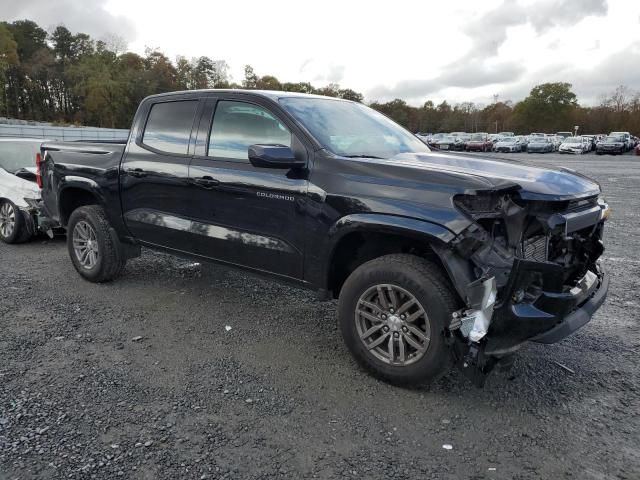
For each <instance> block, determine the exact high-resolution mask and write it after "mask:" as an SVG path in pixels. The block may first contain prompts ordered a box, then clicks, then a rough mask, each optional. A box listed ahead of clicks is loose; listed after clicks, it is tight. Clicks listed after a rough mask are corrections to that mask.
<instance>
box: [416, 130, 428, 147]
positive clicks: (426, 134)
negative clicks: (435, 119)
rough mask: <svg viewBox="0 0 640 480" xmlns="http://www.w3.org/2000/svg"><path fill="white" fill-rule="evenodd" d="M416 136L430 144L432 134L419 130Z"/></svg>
mask: <svg viewBox="0 0 640 480" xmlns="http://www.w3.org/2000/svg"><path fill="white" fill-rule="evenodd" d="M416 137H418V138H419V139H420V140H422V141H423V142H424V143H426V144H427V145H428V144H429V140H430V139H431V134H428V133H421V132H418V133H416Z"/></svg>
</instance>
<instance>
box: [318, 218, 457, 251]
mask: <svg viewBox="0 0 640 480" xmlns="http://www.w3.org/2000/svg"><path fill="white" fill-rule="evenodd" d="M355 231H376V232H379V233H380V232H381V233H394V234H403V235H406V236H410V237H413V238H417V239H420V238H424V239H428V240H436V241H438V242H442V243H449V242H450V241H451V240H453V239H454V238H455V234H454V233H453V232H452V231H451V230H449V229H448V228H446V227H444V226H442V225H439V224H437V223H433V222H429V221H426V220H419V219H416V218H411V217H402V216H399V215H385V214H380V213H355V214H352V215H346V216H344V217H342V218H340V219H339V220H338V221H337V222H336V223H334V224H333V225H332V226H331V228H330V229H329V235H328V237H329V242H330V245H331V247H332V248H331V250H333V248H335V246H336V245H337V244H338V242H339V241H340V239H341V238H342V237H344V236H345V235H347V234H349V233H351V232H355Z"/></svg>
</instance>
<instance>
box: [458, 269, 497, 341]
mask: <svg viewBox="0 0 640 480" xmlns="http://www.w3.org/2000/svg"><path fill="white" fill-rule="evenodd" d="M496 294H497V287H496V279H495V277H491V278H487V279H486V280H484V281H482V283H480V284H477V285H476V286H475V288H472V289H471V290H470V292H469V304H470V305H471V306H472V307H473V308H472V309H471V310H467V312H465V316H464V318H463V319H462V325H463V327H464V326H465V324H470V323H471V322H472V321H473V327H472V328H471V331H470V332H469V340H471V341H472V342H479V341H480V340H482V338H483V337H484V336H485V335H486V334H487V331H488V330H489V325H490V324H491V317H492V315H493V306H494V305H495V303H496Z"/></svg>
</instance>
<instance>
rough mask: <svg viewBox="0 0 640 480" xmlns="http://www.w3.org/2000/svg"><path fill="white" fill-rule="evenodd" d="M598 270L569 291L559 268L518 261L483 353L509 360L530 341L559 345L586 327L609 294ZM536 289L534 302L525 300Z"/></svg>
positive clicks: (603, 278)
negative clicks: (507, 355) (501, 356)
mask: <svg viewBox="0 0 640 480" xmlns="http://www.w3.org/2000/svg"><path fill="white" fill-rule="evenodd" d="M596 270H597V271H594V272H592V271H589V272H587V274H586V275H585V276H584V277H583V278H582V279H580V281H579V282H578V283H577V285H576V286H575V287H573V288H572V289H570V290H569V291H566V289H565V288H564V286H563V285H562V278H563V271H562V267H560V266H559V265H556V264H552V263H547V262H533V261H528V260H520V259H518V260H516V261H515V262H514V266H513V270H512V271H511V275H510V277H509V281H508V283H507V285H506V286H505V287H504V289H505V290H504V291H502V292H501V303H500V304H499V305H497V306H496V308H495V309H494V312H493V318H492V321H491V326H490V328H489V331H488V334H487V337H486V338H487V343H486V346H485V351H484V353H485V354H486V355H505V354H508V353H510V352H513V351H515V350H517V349H518V348H519V347H520V345H521V344H522V343H524V342H526V341H529V340H532V341H535V342H540V343H555V342H558V341H560V340H562V339H563V338H565V337H567V336H568V335H570V334H572V333H573V332H575V331H576V330H578V329H579V328H581V327H582V326H584V325H585V324H586V323H588V322H589V320H591V317H592V316H593V314H594V312H595V311H596V310H597V309H598V308H599V307H600V306H601V305H602V304H603V303H604V300H605V298H606V295H607V291H608V289H609V277H608V276H607V275H606V274H605V273H604V272H603V271H602V269H601V268H600V266H599V265H598V266H597V267H596ZM531 289H534V290H535V295H536V298H535V300H534V301H527V300H524V299H523V296H524V297H525V298H526V297H527V295H525V293H526V292H527V291H530V290H531Z"/></svg>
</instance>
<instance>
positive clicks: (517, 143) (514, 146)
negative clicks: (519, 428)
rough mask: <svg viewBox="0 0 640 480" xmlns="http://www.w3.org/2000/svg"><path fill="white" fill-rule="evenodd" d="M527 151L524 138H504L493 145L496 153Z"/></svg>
mask: <svg viewBox="0 0 640 480" xmlns="http://www.w3.org/2000/svg"><path fill="white" fill-rule="evenodd" d="M526 149H527V142H526V141H525V140H524V139H523V138H522V137H503V138H501V139H500V140H498V141H497V142H496V143H495V144H494V145H493V151H494V152H503V153H513V152H524V151H525V150H526Z"/></svg>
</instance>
